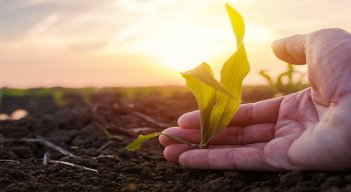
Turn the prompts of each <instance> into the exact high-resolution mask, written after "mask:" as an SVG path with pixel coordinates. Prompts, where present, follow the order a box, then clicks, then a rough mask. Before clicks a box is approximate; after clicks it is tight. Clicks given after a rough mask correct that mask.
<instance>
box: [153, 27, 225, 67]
mask: <svg viewBox="0 0 351 192" xmlns="http://www.w3.org/2000/svg"><path fill="white" fill-rule="evenodd" d="M179 28H183V30H179ZM179 28H175V27H168V28H165V29H163V30H162V31H161V32H158V33H157V35H155V38H154V39H153V42H152V43H150V44H149V48H148V51H149V53H150V55H152V56H153V57H155V58H156V59H157V60H158V61H159V62H160V64H162V65H164V66H165V67H167V68H170V69H173V70H177V71H186V70H189V69H192V68H194V67H195V66H197V65H199V64H201V63H202V62H205V61H208V60H209V58H211V57H213V56H214V55H217V54H218V53H220V52H221V51H222V49H223V46H222V45H220V43H219V42H216V38H215V39H213V38H211V36H213V35H211V34H209V33H211V30H210V31H209V32H208V31H207V32H206V31H201V29H200V28H194V27H191V26H186V27H179Z"/></svg>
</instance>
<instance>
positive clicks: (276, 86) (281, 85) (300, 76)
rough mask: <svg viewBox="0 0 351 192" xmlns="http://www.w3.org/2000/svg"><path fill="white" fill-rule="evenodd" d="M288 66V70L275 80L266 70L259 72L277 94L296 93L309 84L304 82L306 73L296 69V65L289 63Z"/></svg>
mask: <svg viewBox="0 0 351 192" xmlns="http://www.w3.org/2000/svg"><path fill="white" fill-rule="evenodd" d="M286 66H287V69H286V71H284V72H282V73H280V74H278V76H277V78H276V80H275V81H274V80H273V78H272V77H271V76H270V75H269V74H268V73H267V72H266V71H265V70H261V71H260V72H259V74H260V75H261V76H262V77H263V78H264V79H265V80H266V81H267V82H268V83H269V85H270V87H271V89H272V90H273V93H274V94H276V95H281V94H283V93H285V94H288V93H294V92H296V91H299V90H301V89H304V88H306V87H307V86H308V85H306V84H304V83H303V80H304V78H305V76H306V74H305V73H301V72H298V71H296V70H294V65H292V64H289V63H287V64H286ZM295 76H296V77H297V79H296V80H294V78H293V77H295ZM284 80H285V81H284Z"/></svg>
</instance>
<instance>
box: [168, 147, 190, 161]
mask: <svg viewBox="0 0 351 192" xmlns="http://www.w3.org/2000/svg"><path fill="white" fill-rule="evenodd" d="M190 149H191V148H190V147H189V146H188V145H186V144H173V145H169V146H167V147H166V148H165V149H164V150H163V156H164V157H165V159H167V160H168V161H171V162H178V160H179V156H180V155H181V154H182V153H184V152H185V151H188V150H190Z"/></svg>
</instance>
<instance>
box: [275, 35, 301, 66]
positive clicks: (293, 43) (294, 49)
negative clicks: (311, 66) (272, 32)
mask: <svg viewBox="0 0 351 192" xmlns="http://www.w3.org/2000/svg"><path fill="white" fill-rule="evenodd" d="M305 39H306V35H294V36H291V37H287V38H284V39H280V40H276V41H274V42H273V44H272V48H273V52H274V54H275V55H276V56H277V57H278V58H279V59H280V60H282V61H285V62H288V63H291V64H299V65H301V64H306V54H305V50H306V49H305Z"/></svg>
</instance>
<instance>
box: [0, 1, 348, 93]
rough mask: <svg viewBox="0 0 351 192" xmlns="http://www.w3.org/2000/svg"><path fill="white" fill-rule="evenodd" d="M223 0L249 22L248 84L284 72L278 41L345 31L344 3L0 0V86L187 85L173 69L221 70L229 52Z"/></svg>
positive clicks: (231, 41) (229, 34)
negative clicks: (203, 67) (335, 29)
mask: <svg viewBox="0 0 351 192" xmlns="http://www.w3.org/2000/svg"><path fill="white" fill-rule="evenodd" d="M225 2H228V3H229V4H231V5H232V6H234V7H235V8H236V9H237V10H238V11H239V12H240V13H241V14H242V16H243V17H244V20H245V22H246V28H247V32H246V38H245V43H246V47H247V50H248V56H249V59H250V62H251V66H252V70H251V72H250V74H249V76H248V77H247V78H246V80H245V84H246V85H255V84H264V83H266V82H267V81H266V80H264V79H263V78H262V75H259V71H260V70H265V71H266V72H267V73H268V74H269V75H271V76H276V75H278V74H280V73H281V72H282V71H284V70H286V65H285V64H284V63H283V62H281V61H279V60H278V59H276V58H275V57H274V55H273V53H272V51H271V47H270V45H271V42H272V41H274V40H275V39H279V38H282V37H286V36H291V35H294V34H299V33H309V32H312V31H314V30H318V29H321V28H327V27H340V28H343V29H345V30H348V31H351V23H350V18H351V11H350V7H351V1H349V0H338V1H331V0H304V1H281V0H264V1H263V0H226V1H224V0H193V1H188V0H167V1H166V0H88V1H87V0H74V1H71V0H1V1H0V42H1V43H0V67H1V68H0V87H15V88H29V87H43V86H44V87H53V86H63V87H87V86H94V87H103V86H155V85H184V81H183V79H182V78H181V76H180V75H179V72H181V71H185V70H187V69H191V68H192V67H194V66H196V65H198V64H200V63H201V62H202V61H208V62H209V63H210V65H212V66H213V67H214V70H217V72H218V70H219V69H220V67H221V65H222V63H223V62H224V61H225V60H226V59H227V58H228V57H229V55H230V54H232V53H233V52H234V51H235V39H234V35H233V34H232V30H231V26H230V22H229V19H228V17H227V14H226V11H225V6H224V4H225ZM295 70H298V71H302V72H303V71H304V70H305V68H304V67H298V68H296V69H295Z"/></svg>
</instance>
